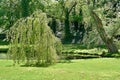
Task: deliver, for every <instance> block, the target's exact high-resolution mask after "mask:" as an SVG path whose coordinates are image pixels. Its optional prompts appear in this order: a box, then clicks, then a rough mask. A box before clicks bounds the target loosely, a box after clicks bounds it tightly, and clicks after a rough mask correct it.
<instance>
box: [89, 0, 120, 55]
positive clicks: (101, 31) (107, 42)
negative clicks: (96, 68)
mask: <svg viewBox="0 0 120 80" xmlns="http://www.w3.org/2000/svg"><path fill="white" fill-rule="evenodd" d="M94 8H95V1H94V0H93V8H90V9H91V10H90V11H91V16H92V17H93V19H94V21H95V24H96V28H97V31H98V33H99V35H100V37H101V39H102V40H103V42H104V43H105V45H106V47H107V48H108V52H109V53H118V48H117V47H116V45H115V44H114V42H113V38H112V37H108V34H107V33H106V31H105V29H104V27H103V24H102V20H101V19H100V18H99V16H98V15H97V14H96V13H95V12H94V11H93V10H94Z"/></svg>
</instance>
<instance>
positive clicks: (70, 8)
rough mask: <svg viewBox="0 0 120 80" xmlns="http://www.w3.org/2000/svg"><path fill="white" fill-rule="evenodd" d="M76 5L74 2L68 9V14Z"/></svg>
mask: <svg viewBox="0 0 120 80" xmlns="http://www.w3.org/2000/svg"><path fill="white" fill-rule="evenodd" d="M76 5H77V2H75V3H74V4H73V5H72V7H71V8H70V9H69V11H68V13H70V12H71V11H72V9H73V7H75V6H76Z"/></svg>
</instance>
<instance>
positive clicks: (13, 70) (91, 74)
mask: <svg viewBox="0 0 120 80" xmlns="http://www.w3.org/2000/svg"><path fill="white" fill-rule="evenodd" d="M12 64H13V62H12V61H11V60H0V80H120V59H115V58H99V59H81V60H72V61H71V62H68V63H57V64H55V65H51V66H49V67H21V66H19V65H16V66H12Z"/></svg>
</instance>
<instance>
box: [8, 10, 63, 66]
mask: <svg viewBox="0 0 120 80" xmlns="http://www.w3.org/2000/svg"><path fill="white" fill-rule="evenodd" d="M8 38H9V40H10V45H11V46H10V49H9V51H8V54H9V55H10V56H11V57H12V58H13V60H14V62H16V61H17V62H20V61H26V62H27V64H47V63H54V62H56V59H57V54H56V53H57V52H59V51H60V49H61V42H60V41H59V40H58V39H57V38H56V37H55V36H54V34H53V32H52V30H51V29H50V27H49V26H48V25H47V18H46V14H45V13H42V12H40V11H37V12H35V13H33V15H31V16H30V17H27V18H25V19H20V20H19V21H17V22H16V23H15V24H14V26H13V27H11V29H10V31H9V32H8Z"/></svg>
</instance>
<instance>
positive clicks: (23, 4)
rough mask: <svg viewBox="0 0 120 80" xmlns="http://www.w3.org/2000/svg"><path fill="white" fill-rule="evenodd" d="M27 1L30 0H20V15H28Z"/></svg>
mask: <svg viewBox="0 0 120 80" xmlns="http://www.w3.org/2000/svg"><path fill="white" fill-rule="evenodd" d="M29 2H30V0H21V7H22V17H27V16H29V10H30V9H29Z"/></svg>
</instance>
